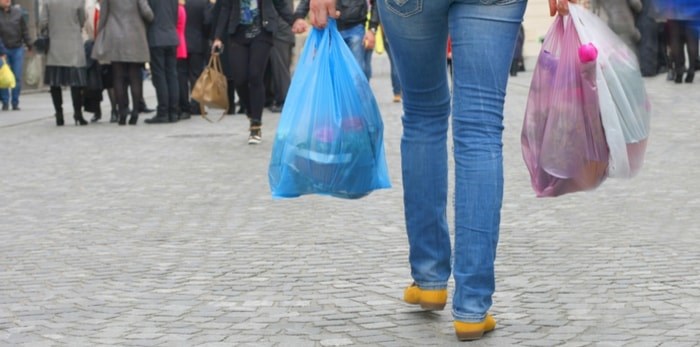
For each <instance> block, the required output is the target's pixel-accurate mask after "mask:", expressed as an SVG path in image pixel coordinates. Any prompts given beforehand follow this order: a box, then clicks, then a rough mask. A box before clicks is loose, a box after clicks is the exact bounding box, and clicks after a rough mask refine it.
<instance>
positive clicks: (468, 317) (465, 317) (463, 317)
mask: <svg viewBox="0 0 700 347" xmlns="http://www.w3.org/2000/svg"><path fill="white" fill-rule="evenodd" d="M452 317H454V319H455V320H457V321H460V322H465V323H481V322H483V321H484V319H486V313H484V314H474V313H459V312H457V311H455V310H452Z"/></svg>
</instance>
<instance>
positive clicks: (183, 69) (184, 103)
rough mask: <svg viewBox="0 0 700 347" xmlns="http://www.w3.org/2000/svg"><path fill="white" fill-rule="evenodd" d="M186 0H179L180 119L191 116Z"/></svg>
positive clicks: (178, 68)
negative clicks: (186, 36)
mask: <svg viewBox="0 0 700 347" xmlns="http://www.w3.org/2000/svg"><path fill="white" fill-rule="evenodd" d="M187 19H188V18H187V12H186V11H185V0H178V7H177V39H178V41H179V43H178V45H177V55H176V58H177V82H178V91H179V93H180V95H179V96H178V104H179V106H178V111H179V119H189V118H190V112H191V110H190V87H189V84H188V80H189V72H188V67H187V40H185V26H186V23H187Z"/></svg>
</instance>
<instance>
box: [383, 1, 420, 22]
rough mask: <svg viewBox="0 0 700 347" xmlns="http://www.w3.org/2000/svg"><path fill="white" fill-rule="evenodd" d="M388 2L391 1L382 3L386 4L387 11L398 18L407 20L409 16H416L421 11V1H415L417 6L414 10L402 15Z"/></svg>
mask: <svg viewBox="0 0 700 347" xmlns="http://www.w3.org/2000/svg"><path fill="white" fill-rule="evenodd" d="M390 1H391V0H384V3H385V4H386V7H387V8H388V9H389V11H391V12H393V13H394V14H396V15H398V16H399V17H404V18H408V17H410V16H412V15H414V14H417V13H420V12H421V11H423V0H417V1H416V4H417V5H418V6H416V9H414V10H412V11H409V12H406V13H403V12H401V11H399V10H398V9H396V8H395V7H394V6H393V5H392V4H391V2H390ZM404 4H405V3H404ZM401 6H403V5H401Z"/></svg>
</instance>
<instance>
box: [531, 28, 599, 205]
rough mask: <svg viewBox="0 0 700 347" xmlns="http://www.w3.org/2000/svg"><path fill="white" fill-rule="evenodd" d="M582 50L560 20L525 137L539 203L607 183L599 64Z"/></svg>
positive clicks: (535, 88)
mask: <svg viewBox="0 0 700 347" xmlns="http://www.w3.org/2000/svg"><path fill="white" fill-rule="evenodd" d="M580 48H581V41H580V40H579V36H578V34H577V32H576V28H575V27H574V25H573V23H572V21H571V19H570V18H569V17H568V16H567V17H562V16H557V18H556V19H555V22H554V24H553V25H552V27H551V28H550V29H549V32H548V33H547V35H546V37H545V41H544V44H543V46H542V50H541V51H540V55H539V57H538V60H537V66H536V67H535V71H534V75H533V78H532V83H531V85H530V94H529V96H528V102H527V109H526V111H525V121H524V124H523V130H522V137H521V141H522V150H523V158H524V159H525V164H526V165H527V168H528V170H529V171H530V178H531V183H532V187H533V189H534V190H535V193H536V194H537V196H538V197H553V196H559V195H562V194H566V193H572V192H577V191H583V190H590V189H594V188H596V187H598V186H599V185H600V184H601V183H602V182H603V181H604V180H605V178H606V172H607V168H608V159H609V152H608V147H607V142H606V139H605V132H604V130H603V125H602V123H601V118H600V106H599V105H600V104H599V100H598V93H597V88H596V66H595V64H596V61H595V60H594V59H595V57H592V58H593V60H592V61H588V60H590V59H591V55H590V54H584V53H585V52H584V50H583V49H582V55H580V54H579V49H580ZM584 48H587V47H584ZM589 51H590V50H589ZM582 59H583V60H584V61H586V62H582Z"/></svg>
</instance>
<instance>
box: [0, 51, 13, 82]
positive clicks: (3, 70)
mask: <svg viewBox="0 0 700 347" xmlns="http://www.w3.org/2000/svg"><path fill="white" fill-rule="evenodd" d="M16 84H17V81H16V80H15V74H13V73H12V69H10V65H8V64H7V61H6V60H5V59H4V58H3V59H2V67H0V89H12V88H14V87H15V85H16Z"/></svg>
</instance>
